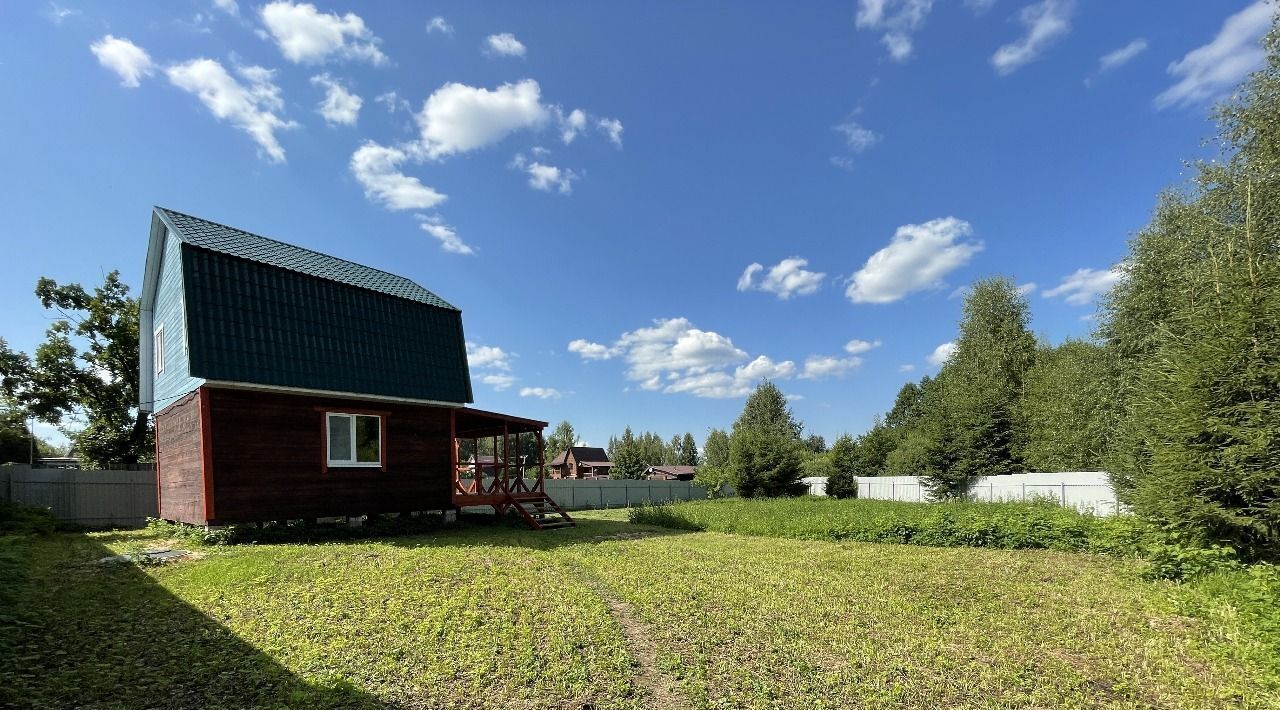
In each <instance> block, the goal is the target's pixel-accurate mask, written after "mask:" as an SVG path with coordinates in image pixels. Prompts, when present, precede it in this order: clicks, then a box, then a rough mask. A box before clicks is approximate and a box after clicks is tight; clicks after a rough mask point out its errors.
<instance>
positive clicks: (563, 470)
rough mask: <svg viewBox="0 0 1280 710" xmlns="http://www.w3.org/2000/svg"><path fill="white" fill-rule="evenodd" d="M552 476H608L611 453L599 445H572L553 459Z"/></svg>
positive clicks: (611, 465) (610, 468) (611, 467)
mask: <svg viewBox="0 0 1280 710" xmlns="http://www.w3.org/2000/svg"><path fill="white" fill-rule="evenodd" d="M550 465H551V477H552V478H608V477H609V471H611V470H612V469H613V462H612V461H610V460H609V454H607V453H605V451H604V449H602V448H600V447H598V446H570V447H569V448H568V449H566V450H564V451H562V452H560V453H559V454H558V455H557V456H556V457H555V458H554V459H551V464H550Z"/></svg>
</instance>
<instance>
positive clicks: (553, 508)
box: [511, 494, 577, 530]
mask: <svg viewBox="0 0 1280 710" xmlns="http://www.w3.org/2000/svg"><path fill="white" fill-rule="evenodd" d="M511 507H513V508H515V509H516V511H518V512H519V513H520V516H521V517H523V518H524V520H525V522H526V523H528V525H529V527H530V528H532V529H534V530H553V529H555V528H570V527H574V526H576V525H577V523H575V522H574V521H573V518H570V517H569V514H568V513H566V512H564V509H563V508H561V507H560V506H559V505H557V504H556V502H555V501H554V500H552V499H551V496H548V495H546V494H543V495H541V496H540V497H537V498H531V497H525V496H521V497H520V498H514V497H513V498H511Z"/></svg>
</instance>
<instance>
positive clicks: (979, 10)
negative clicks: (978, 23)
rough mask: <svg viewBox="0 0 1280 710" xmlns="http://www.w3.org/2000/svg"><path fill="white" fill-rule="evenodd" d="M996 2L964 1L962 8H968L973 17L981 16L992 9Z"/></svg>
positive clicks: (985, 0)
mask: <svg viewBox="0 0 1280 710" xmlns="http://www.w3.org/2000/svg"><path fill="white" fill-rule="evenodd" d="M995 4H996V0H964V6H965V7H967V8H969V10H970V11H972V12H973V14H974V15H983V14H985V13H986V12H987V10H990V9H991V8H992V7H994V6H995Z"/></svg>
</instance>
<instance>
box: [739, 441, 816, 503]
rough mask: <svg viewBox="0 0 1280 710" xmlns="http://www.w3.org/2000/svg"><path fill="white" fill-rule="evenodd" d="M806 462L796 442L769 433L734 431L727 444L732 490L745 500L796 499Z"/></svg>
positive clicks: (800, 488)
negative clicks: (789, 497) (788, 497)
mask: <svg viewBox="0 0 1280 710" xmlns="http://www.w3.org/2000/svg"><path fill="white" fill-rule="evenodd" d="M804 461H805V451H804V447H803V446H802V445H801V443H800V442H799V440H797V439H792V438H789V437H785V436H781V435H779V434H777V433H773V432H768V431H757V430H755V429H744V430H742V431H735V432H734V433H733V436H732V437H731V438H730V440H729V468H730V470H731V471H732V472H733V473H732V476H733V478H732V481H733V489H734V491H736V492H737V494H738V495H740V496H743V497H745V498H755V497H757V496H765V497H770V496H784V495H799V494H800V493H802V492H803V491H804V486H803V485H802V484H800V478H801V476H802V475H804V474H803V464H804Z"/></svg>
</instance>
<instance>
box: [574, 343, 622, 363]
mask: <svg viewBox="0 0 1280 710" xmlns="http://www.w3.org/2000/svg"><path fill="white" fill-rule="evenodd" d="M569 352H571V353H577V354H578V355H580V356H581V357H582V359H583V360H608V359H609V358H611V357H613V356H615V355H618V354H620V352H621V351H620V350H615V349H613V348H610V347H609V346H607V345H601V344H600V343H593V342H591V341H589V340H584V339H582V338H578V339H577V340H571V341H569Z"/></svg>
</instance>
